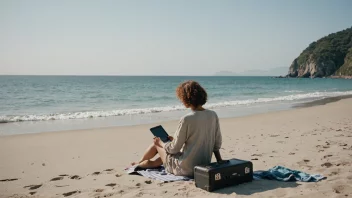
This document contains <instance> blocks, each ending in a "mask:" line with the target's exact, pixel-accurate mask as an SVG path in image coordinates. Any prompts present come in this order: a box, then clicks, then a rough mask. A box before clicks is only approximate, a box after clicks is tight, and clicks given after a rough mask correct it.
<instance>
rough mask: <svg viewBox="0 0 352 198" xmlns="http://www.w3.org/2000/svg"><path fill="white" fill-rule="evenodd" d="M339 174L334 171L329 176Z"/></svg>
mask: <svg viewBox="0 0 352 198" xmlns="http://www.w3.org/2000/svg"><path fill="white" fill-rule="evenodd" d="M337 174H339V173H338V172H337V171H332V172H331V173H330V174H329V176H334V175H337Z"/></svg>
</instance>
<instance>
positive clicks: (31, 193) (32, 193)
mask: <svg viewBox="0 0 352 198" xmlns="http://www.w3.org/2000/svg"><path fill="white" fill-rule="evenodd" d="M35 193H37V192H29V194H30V195H34V194H35Z"/></svg>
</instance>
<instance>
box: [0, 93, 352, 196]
mask: <svg viewBox="0 0 352 198" xmlns="http://www.w3.org/2000/svg"><path fill="white" fill-rule="evenodd" d="M322 104H323V105H318V106H311V107H304V108H296V109H292V110H287V111H280V112H272V113H266V114H258V115H252V116H247V117H240V118H226V119H221V122H220V124H221V130H222V135H223V147H222V150H221V152H222V155H223V158H226V159H230V158H239V159H245V160H251V161H252V162H253V164H254V169H255V170H266V169H269V168H271V167H273V166H276V165H283V166H286V167H288V168H291V169H297V170H301V171H305V172H308V173H312V174H313V173H315V174H323V175H324V176H326V177H327V179H325V180H323V181H320V182H317V183H302V182H277V181H268V180H261V181H254V182H251V183H247V184H242V185H238V186H233V187H229V188H225V189H222V190H218V191H216V192H213V193H208V192H206V191H203V190H201V189H198V188H196V187H195V185H194V182H171V183H162V182H158V181H154V180H151V181H150V180H149V179H146V178H144V177H141V176H131V175H127V174H126V173H125V172H124V169H125V168H126V167H127V166H128V164H129V163H130V162H132V161H136V160H138V159H139V158H140V156H141V155H142V153H143V151H144V149H145V148H146V147H147V146H148V145H149V144H150V143H151V142H152V135H151V133H150V132H149V128H150V127H152V126H155V124H148V125H138V126H128V127H114V128H101V129H92V130H80V131H64V132H51V133H40V134H28V135H13V136H2V137H0V159H1V160H0V180H1V181H0V197H13V198H15V197H65V196H66V197H95V198H98V197H226V196H236V197H247V196H249V197H351V196H352V124H351V123H352V113H351V112H352V99H342V100H339V101H335V102H331V103H328V104H325V103H322ZM162 125H163V126H164V128H165V129H166V130H167V131H168V132H169V133H170V134H173V132H174V131H175V129H176V126H177V121H172V122H165V123H162ZM0 127H1V126H0Z"/></svg>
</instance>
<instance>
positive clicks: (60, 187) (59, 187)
mask: <svg viewBox="0 0 352 198" xmlns="http://www.w3.org/2000/svg"><path fill="white" fill-rule="evenodd" d="M66 186H70V185H61V186H60V185H55V187H58V188H62V187H66Z"/></svg>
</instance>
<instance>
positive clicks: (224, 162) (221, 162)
mask: <svg viewBox="0 0 352 198" xmlns="http://www.w3.org/2000/svg"><path fill="white" fill-rule="evenodd" d="M229 162H230V160H221V161H220V162H218V164H226V163H229Z"/></svg>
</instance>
